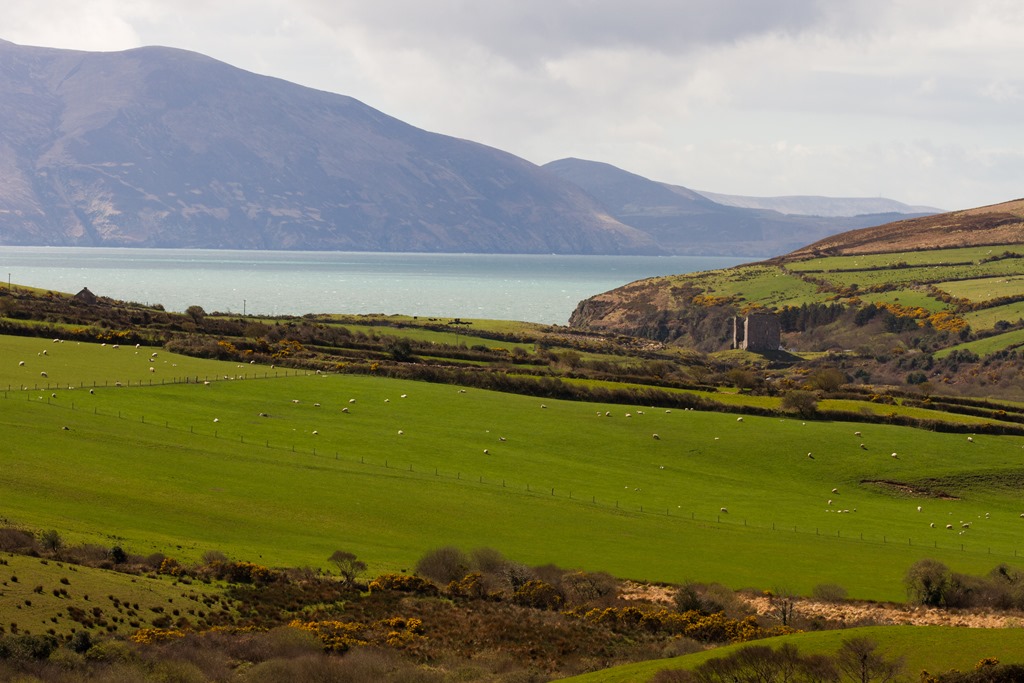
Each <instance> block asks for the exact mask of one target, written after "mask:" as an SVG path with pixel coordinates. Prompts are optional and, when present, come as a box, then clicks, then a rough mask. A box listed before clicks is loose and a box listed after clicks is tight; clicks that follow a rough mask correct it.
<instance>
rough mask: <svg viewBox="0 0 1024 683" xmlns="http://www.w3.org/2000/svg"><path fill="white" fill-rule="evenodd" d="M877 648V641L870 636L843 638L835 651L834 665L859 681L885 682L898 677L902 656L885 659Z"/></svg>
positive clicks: (901, 670) (900, 671)
mask: <svg viewBox="0 0 1024 683" xmlns="http://www.w3.org/2000/svg"><path fill="white" fill-rule="evenodd" d="M877 650H878V643H876V642H875V641H873V640H871V639H870V638H864V637H858V638H850V639H849V640H844V641H843V644H842V646H841V647H840V648H839V651H838V652H837V653H836V667H837V668H838V669H839V670H840V671H841V672H842V673H844V674H845V675H846V676H847V677H849V678H850V679H851V680H854V681H858V682H859V683H869V682H870V681H879V683H886V682H887V681H891V680H893V679H895V678H896V677H898V676H899V675H900V674H901V673H902V672H903V658H902V657H900V658H897V659H893V660H887V659H886V658H885V657H884V656H883V655H882V654H881V653H880V652H878V651H877Z"/></svg>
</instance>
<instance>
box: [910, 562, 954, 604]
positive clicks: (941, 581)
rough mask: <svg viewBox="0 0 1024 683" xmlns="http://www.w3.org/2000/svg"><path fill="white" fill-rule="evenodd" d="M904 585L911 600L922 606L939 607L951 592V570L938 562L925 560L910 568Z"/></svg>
mask: <svg viewBox="0 0 1024 683" xmlns="http://www.w3.org/2000/svg"><path fill="white" fill-rule="evenodd" d="M903 583H904V584H905V585H906V587H907V596H908V597H909V598H910V599H911V600H913V601H914V602H917V603H919V604H921V605H929V606H931V607H938V606H940V605H942V604H943V603H944V602H945V600H946V592H947V591H948V590H949V586H950V576H949V568H948V567H946V565H944V564H942V563H941V562H939V561H938V560H933V559H930V558H924V559H922V560H918V561H917V562H915V563H914V564H912V565H911V566H910V569H908V570H907V575H906V576H905V577H904V578H903Z"/></svg>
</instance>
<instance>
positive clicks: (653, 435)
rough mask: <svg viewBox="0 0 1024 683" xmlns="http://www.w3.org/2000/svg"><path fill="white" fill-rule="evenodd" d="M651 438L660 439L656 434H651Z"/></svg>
mask: <svg viewBox="0 0 1024 683" xmlns="http://www.w3.org/2000/svg"><path fill="white" fill-rule="evenodd" d="M651 438H652V439H654V440H655V441H660V440H661V437H660V436H658V435H657V434H651Z"/></svg>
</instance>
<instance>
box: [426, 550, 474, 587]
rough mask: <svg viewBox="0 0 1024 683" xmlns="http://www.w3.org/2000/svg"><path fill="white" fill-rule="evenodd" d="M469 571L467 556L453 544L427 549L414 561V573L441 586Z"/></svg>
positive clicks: (456, 579)
mask: <svg viewBox="0 0 1024 683" xmlns="http://www.w3.org/2000/svg"><path fill="white" fill-rule="evenodd" d="M467 571H469V558H467V557H466V554H465V553H464V552H462V551H461V550H459V549H458V548H456V547H454V546H450V545H449V546H445V547H443V548H436V549H434V550H430V551H427V553H426V554H425V555H424V556H423V557H421V558H420V561H419V562H417V563H416V573H417V574H419V575H420V576H424V577H426V578H428V579H431V580H432V581H436V582H437V583H439V584H441V585H442V586H447V585H448V584H449V583H451V582H452V581H458V580H459V579H461V578H462V577H463V576H465V575H466V572H467Z"/></svg>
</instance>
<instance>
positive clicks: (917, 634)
mask: <svg viewBox="0 0 1024 683" xmlns="http://www.w3.org/2000/svg"><path fill="white" fill-rule="evenodd" d="M857 637H866V638H870V639H871V640H874V641H875V642H876V643H878V646H879V647H878V649H879V652H881V653H882V654H883V655H885V656H886V657H888V658H893V657H899V656H901V655H902V656H905V657H906V659H905V663H904V672H905V674H907V675H908V676H910V677H913V678H917V676H918V674H919V673H920V672H921V671H922V670H927V671H929V672H931V673H933V674H934V673H944V672H946V671H949V670H951V669H957V670H960V671H970V670H972V669H974V667H975V665H977V663H978V662H979V661H980V660H981V659H983V658H985V657H995V658H996V659H998V660H999V662H1000V663H1002V664H1019V663H1022V662H1024V630H1022V629H982V628H955V627H949V626H867V627H862V628H854V629H844V630H840V631H814V632H808V633H797V634H794V635H790V636H780V637H777V638H767V639H765V640H760V641H757V642H756V643H753V644H754V645H767V646H770V647H773V648H777V647H779V646H781V645H782V644H783V643H791V644H792V645H794V646H795V647H796V648H797V649H798V650H799V651H800V653H801V654H804V655H808V654H824V655H830V654H834V653H835V652H836V651H837V650H838V649H839V648H840V646H841V645H842V643H843V641H844V640H849V639H851V638H857ZM746 645H747V644H742V643H741V644H738V645H727V646H725V647H720V648H716V649H713V650H706V651H704V652H697V653H694V654H692V655H686V656H683V657H677V658H675V659H667V660H666V659H662V660H654V661H648V662H640V663H637V664H627V665H624V666H618V667H615V668H612V669H605V670H603V671H594V672H592V673H588V674H584V675H582V676H574V677H571V678H566V679H564V680H566V681H572V683H639V682H640V681H649V680H650V679H651V678H652V677H653V676H654V674H655V673H657V672H658V671H660V670H661V669H669V668H672V669H693V668H695V667H696V666H698V665H700V664H703V663H704V662H706V661H708V660H709V659H712V658H715V657H725V656H728V655H730V654H732V653H734V652H736V650H739V649H742V648H743V647H745V646H746Z"/></svg>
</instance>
